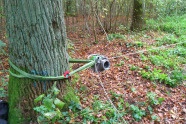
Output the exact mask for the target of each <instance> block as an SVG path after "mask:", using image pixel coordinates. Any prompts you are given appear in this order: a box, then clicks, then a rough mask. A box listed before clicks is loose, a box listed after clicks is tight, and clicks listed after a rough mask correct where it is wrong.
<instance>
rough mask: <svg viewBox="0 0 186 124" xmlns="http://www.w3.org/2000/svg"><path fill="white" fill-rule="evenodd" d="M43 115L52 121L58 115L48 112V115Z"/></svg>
mask: <svg viewBox="0 0 186 124" xmlns="http://www.w3.org/2000/svg"><path fill="white" fill-rule="evenodd" d="M43 115H44V116H45V117H46V118H48V119H52V118H54V117H55V116H56V113H55V112H47V113H44V114H43Z"/></svg>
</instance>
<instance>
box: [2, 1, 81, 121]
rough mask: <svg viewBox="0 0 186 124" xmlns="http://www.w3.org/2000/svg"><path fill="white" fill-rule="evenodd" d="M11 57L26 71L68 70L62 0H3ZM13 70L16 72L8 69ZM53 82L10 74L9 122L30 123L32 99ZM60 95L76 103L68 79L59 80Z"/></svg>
mask: <svg viewBox="0 0 186 124" xmlns="http://www.w3.org/2000/svg"><path fill="white" fill-rule="evenodd" d="M5 2H6V3H5V5H6V19H7V35H8V41H9V45H8V46H9V54H10V58H9V59H10V60H11V61H12V62H13V63H14V64H15V65H16V66H17V67H18V68H20V69H22V70H24V71H25V72H27V73H32V72H35V73H36V74H37V75H45V76H61V75H63V74H64V73H65V71H68V70H69V63H68V54H67V45H66V28H65V22H64V14H63V7H62V1H61V0H55V1H53V0H42V1H41V0H39V1H36V0H6V1H5ZM10 69H11V71H12V72H14V73H17V72H16V71H15V70H14V69H12V68H10ZM52 85H53V81H46V82H45V81H34V80H31V79H28V78H24V79H20V78H16V77H13V76H11V75H10V77H9V85H8V92H9V97H8V101H9V106H10V110H9V123H10V124H17V123H18V124H20V123H29V122H30V121H31V120H33V121H34V119H35V118H36V117H35V116H36V115H35V114H34V111H33V107H34V102H33V101H34V99H35V98H36V97H37V96H39V95H40V94H42V93H46V92H47V90H48V89H49V88H50V87H51V86H52ZM57 87H58V88H59V89H60V90H61V93H60V95H59V98H61V99H62V100H63V101H64V102H66V106H68V103H70V102H71V101H75V102H78V100H77V99H76V97H75V95H74V93H73V90H72V87H71V86H70V84H69V80H66V81H65V80H58V81H57Z"/></svg>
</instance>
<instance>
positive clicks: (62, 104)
mask: <svg viewBox="0 0 186 124" xmlns="http://www.w3.org/2000/svg"><path fill="white" fill-rule="evenodd" d="M54 104H55V105H56V106H57V107H59V108H60V109H62V108H63V106H64V105H65V103H64V102H62V101H61V100H60V99H58V98H56V99H55V100H54Z"/></svg>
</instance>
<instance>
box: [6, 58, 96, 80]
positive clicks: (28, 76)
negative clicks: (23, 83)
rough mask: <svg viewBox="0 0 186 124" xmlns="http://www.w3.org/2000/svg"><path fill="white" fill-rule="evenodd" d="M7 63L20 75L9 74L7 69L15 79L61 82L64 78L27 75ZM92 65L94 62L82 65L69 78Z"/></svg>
mask: <svg viewBox="0 0 186 124" xmlns="http://www.w3.org/2000/svg"><path fill="white" fill-rule="evenodd" d="M8 61H9V63H10V65H11V66H12V68H13V69H15V70H16V71H17V72H19V73H20V75H17V74H15V73H13V72H11V70H10V69H9V72H10V74H11V75H12V76H14V77H17V78H30V79H34V80H61V79H64V78H65V77H64V76H56V77H51V76H48V77H46V76H38V75H33V74H29V73H26V72H25V71H23V70H21V69H19V68H18V67H16V66H15V65H14V64H13V63H12V62H11V61H10V60H8ZM94 64H95V61H90V62H89V63H87V64H85V65H83V66H82V67H80V68H78V69H76V70H74V71H72V72H70V73H69V76H71V75H72V74H74V73H77V72H79V71H82V70H84V69H87V68H89V67H91V66H93V65H94Z"/></svg>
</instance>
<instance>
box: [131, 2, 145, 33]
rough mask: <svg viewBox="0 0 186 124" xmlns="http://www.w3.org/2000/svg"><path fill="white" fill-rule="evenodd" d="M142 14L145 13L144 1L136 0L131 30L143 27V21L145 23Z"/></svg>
mask: <svg viewBox="0 0 186 124" xmlns="http://www.w3.org/2000/svg"><path fill="white" fill-rule="evenodd" d="M142 15H143V11H142V1H141V0H134V7H133V18H132V24H131V30H134V29H140V28H142V26H143V23H144V22H143V18H142Z"/></svg>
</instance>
